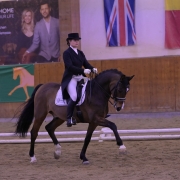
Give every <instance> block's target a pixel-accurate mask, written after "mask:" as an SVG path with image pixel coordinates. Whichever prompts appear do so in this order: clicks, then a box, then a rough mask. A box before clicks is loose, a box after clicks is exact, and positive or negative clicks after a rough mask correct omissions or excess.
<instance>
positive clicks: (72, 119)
mask: <svg viewBox="0 0 180 180" xmlns="http://www.w3.org/2000/svg"><path fill="white" fill-rule="evenodd" d="M66 125H67V127H71V126H72V125H76V119H75V118H73V117H71V119H67V124H66Z"/></svg>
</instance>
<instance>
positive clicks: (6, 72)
mask: <svg viewBox="0 0 180 180" xmlns="http://www.w3.org/2000/svg"><path fill="white" fill-rule="evenodd" d="M33 89H34V65H33V64H27V65H13V66H9V65H8V66H0V102H23V101H26V100H28V99H29V97H30V96H31V94H32V91H33Z"/></svg>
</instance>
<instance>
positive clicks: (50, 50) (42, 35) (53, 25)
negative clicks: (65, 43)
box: [23, 1, 60, 63]
mask: <svg viewBox="0 0 180 180" xmlns="http://www.w3.org/2000/svg"><path fill="white" fill-rule="evenodd" d="M40 13H41V15H42V17H43V18H42V19H41V20H40V21H39V22H37V23H36V26H35V30H34V37H33V42H32V45H31V46H30V48H28V49H27V51H26V52H25V53H24V55H23V59H25V58H26V56H27V55H28V53H32V52H34V51H35V50H36V49H38V48H39V53H38V57H37V63H46V62H58V61H59V57H60V35H59V19H57V18H54V17H52V16H51V15H50V13H51V6H50V4H49V3H48V2H47V1H46V2H42V3H41V4H40Z"/></svg>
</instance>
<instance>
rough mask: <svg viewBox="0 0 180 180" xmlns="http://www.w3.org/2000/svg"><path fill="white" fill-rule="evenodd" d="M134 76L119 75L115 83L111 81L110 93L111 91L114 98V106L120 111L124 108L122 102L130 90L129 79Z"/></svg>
mask: <svg viewBox="0 0 180 180" xmlns="http://www.w3.org/2000/svg"><path fill="white" fill-rule="evenodd" d="M133 77H134V75H133V76H130V77H128V76H125V75H121V77H120V79H119V80H118V81H117V82H116V83H115V85H114V83H112V86H113V87H111V93H112V96H113V97H112V98H113V99H114V104H113V105H114V108H115V109H116V110H117V111H120V110H121V109H123V108H124V102H125V100H126V98H125V97H126V94H127V92H128V91H129V90H130V80H131V79H132V78H133Z"/></svg>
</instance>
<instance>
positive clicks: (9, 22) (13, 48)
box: [0, 0, 60, 65]
mask: <svg viewBox="0 0 180 180" xmlns="http://www.w3.org/2000/svg"><path fill="white" fill-rule="evenodd" d="M59 26H60V25H59V10H58V0H51V1H48V0H42V1H41V0H26V1H24V0H18V1H16V0H15V1H0V39H1V41H0V65H3V64H5V65H9V64H31V63H48V62H58V61H59V56H60V30H59Z"/></svg>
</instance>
